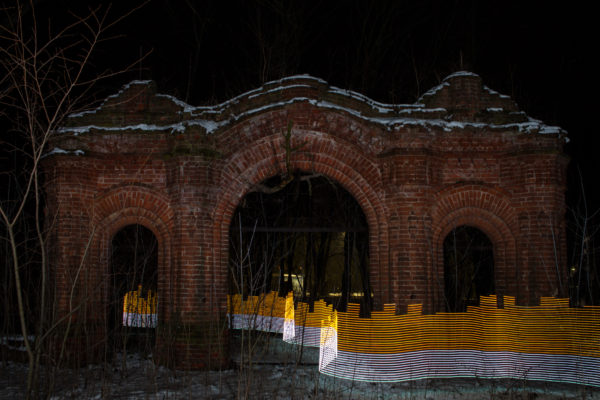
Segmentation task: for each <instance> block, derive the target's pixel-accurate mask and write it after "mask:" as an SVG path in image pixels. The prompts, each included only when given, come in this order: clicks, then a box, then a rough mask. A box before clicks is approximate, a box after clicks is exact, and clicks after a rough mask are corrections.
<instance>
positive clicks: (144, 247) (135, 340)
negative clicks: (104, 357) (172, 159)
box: [108, 224, 158, 352]
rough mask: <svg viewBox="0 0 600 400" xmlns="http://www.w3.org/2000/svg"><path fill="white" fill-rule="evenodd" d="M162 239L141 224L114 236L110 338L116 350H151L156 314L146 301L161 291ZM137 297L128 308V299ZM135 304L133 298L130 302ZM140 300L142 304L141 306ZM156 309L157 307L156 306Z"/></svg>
mask: <svg viewBox="0 0 600 400" xmlns="http://www.w3.org/2000/svg"><path fill="white" fill-rule="evenodd" d="M157 281H158V241H157V239H156V236H155V235H154V233H153V232H152V231H151V230H150V229H148V228H146V227H144V226H142V225H139V224H133V225H127V226H125V227H124V228H122V229H121V230H119V231H118V232H117V233H116V234H115V235H114V236H113V238H112V240H111V274H110V287H111V290H110V299H109V300H110V301H109V321H108V326H109V335H108V336H109V340H110V342H111V343H110V344H111V347H112V350H113V351H115V352H119V351H122V352H127V351H138V352H151V351H152V348H153V347H154V341H155V329H153V328H154V327H155V326H156V318H153V315H155V314H151V313H149V312H148V310H149V308H150V307H146V306H145V304H146V303H144V306H142V302H146V300H148V303H151V302H152V300H151V299H152V298H155V296H156V293H157V283H158V282H157ZM126 295H128V296H129V297H128V298H129V299H131V298H132V297H134V298H135V300H134V301H135V304H136V307H135V309H131V311H132V312H131V313H125V312H124V300H125V296H126ZM129 304H131V300H130V302H129ZM138 304H139V307H138V306H137V305H138ZM154 313H156V311H155V307H154Z"/></svg>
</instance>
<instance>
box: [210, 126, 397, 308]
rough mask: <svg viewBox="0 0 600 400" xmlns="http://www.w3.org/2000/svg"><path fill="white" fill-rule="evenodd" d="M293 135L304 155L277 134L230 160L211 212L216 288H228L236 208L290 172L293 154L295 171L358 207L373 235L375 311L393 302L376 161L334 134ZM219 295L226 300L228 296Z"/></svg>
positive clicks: (372, 269) (213, 272)
mask: <svg viewBox="0 0 600 400" xmlns="http://www.w3.org/2000/svg"><path fill="white" fill-rule="evenodd" d="M295 134H296V135H298V136H300V135H301V137H302V144H303V146H302V151H298V152H293V153H291V154H289V153H288V154H286V150H285V148H286V147H285V143H284V139H283V138H282V135H281V134H279V133H278V134H274V135H271V136H267V137H263V138H262V139H260V140H257V141H255V142H253V143H252V144H250V145H249V146H247V147H246V148H245V149H244V150H242V151H239V152H236V153H234V154H232V155H230V156H229V157H228V158H227V160H226V165H227V167H226V168H225V169H224V170H223V172H222V174H221V178H220V182H221V185H222V187H223V188H224V190H223V192H222V193H221V196H220V197H219V201H218V202H217V204H216V206H215V209H214V214H213V218H214V219H213V220H214V221H215V224H214V225H213V227H214V228H213V229H214V231H213V240H214V242H213V243H214V249H215V251H216V252H217V253H216V254H215V256H214V261H215V262H214V263H213V268H214V269H213V270H212V271H211V274H212V278H213V279H214V280H215V287H223V288H227V282H226V275H225V274H224V273H223V272H224V271H227V269H228V260H229V227H230V225H231V222H232V219H233V216H234V213H235V210H236V208H237V206H238V204H239V203H240V201H241V200H242V198H243V197H244V196H245V195H246V194H247V193H248V192H250V191H252V190H253V188H254V187H255V186H256V185H258V184H260V183H261V182H263V181H265V180H266V179H268V178H269V177H273V176H279V175H281V174H282V171H284V170H285V168H286V166H285V160H286V156H289V157H288V161H289V168H290V169H291V170H294V171H304V172H306V173H309V174H320V175H323V176H325V177H327V178H329V179H331V180H333V181H335V182H337V183H338V184H339V185H340V186H341V187H343V188H344V189H345V190H346V191H347V192H348V193H349V194H350V195H351V196H352V197H353V198H354V199H355V200H356V202H357V203H358V204H359V206H360V208H361V209H362V211H363V212H364V215H365V219H366V224H367V228H368V232H369V239H368V243H369V245H368V246H369V250H368V254H369V268H370V272H369V280H370V282H371V287H372V291H373V305H374V307H375V308H377V307H378V306H380V305H382V304H383V303H386V302H389V299H390V287H389V284H390V279H387V277H388V276H389V274H390V271H389V263H388V254H387V253H388V251H387V246H388V245H387V243H388V241H387V232H388V225H387V220H386V219H385V215H386V213H385V206H384V204H383V201H382V200H381V199H380V198H379V195H378V194H379V193H382V192H383V189H382V187H381V176H380V174H379V172H378V168H377V165H376V162H375V161H374V160H372V159H371V158H370V157H368V156H367V155H365V154H364V153H363V152H361V151H360V150H359V149H357V148H356V147H355V146H351V145H348V144H346V143H343V142H341V141H339V140H335V138H333V137H332V136H330V135H327V134H323V133H320V132H307V131H303V132H301V133H300V132H298V131H295ZM349 161H350V163H349ZM365 175H369V176H367V177H366V176H365ZM367 178H368V179H367ZM219 297H220V298H223V299H224V298H226V296H225V293H223V294H222V296H219ZM222 306H224V304H223V305H222Z"/></svg>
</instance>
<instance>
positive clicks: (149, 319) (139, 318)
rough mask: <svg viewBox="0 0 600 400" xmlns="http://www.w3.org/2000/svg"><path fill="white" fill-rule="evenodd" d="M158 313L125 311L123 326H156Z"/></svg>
mask: <svg viewBox="0 0 600 400" xmlns="http://www.w3.org/2000/svg"><path fill="white" fill-rule="evenodd" d="M156 325H158V314H138V313H128V312H124V313H123V326H131V327H134V328H156Z"/></svg>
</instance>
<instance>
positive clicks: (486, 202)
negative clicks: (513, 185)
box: [431, 185, 519, 310]
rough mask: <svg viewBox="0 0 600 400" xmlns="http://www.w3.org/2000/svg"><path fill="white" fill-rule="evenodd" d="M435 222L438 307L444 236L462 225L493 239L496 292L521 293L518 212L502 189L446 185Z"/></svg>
mask: <svg viewBox="0 0 600 400" xmlns="http://www.w3.org/2000/svg"><path fill="white" fill-rule="evenodd" d="M432 224H433V231H432V245H433V249H432V251H433V265H432V269H433V270H432V274H431V276H433V277H435V278H434V290H433V297H434V298H433V304H434V306H435V309H437V310H443V309H444V308H443V307H444V303H443V295H444V279H443V277H444V250H443V247H444V240H445V238H446V236H447V235H448V234H449V233H450V232H451V231H452V229H454V228H456V227H458V226H461V225H468V226H472V227H474V228H477V229H479V230H481V231H482V232H483V233H485V235H486V236H487V237H488V238H489V239H490V241H491V242H492V246H493V252H494V280H495V288H496V294H497V295H504V294H507V295H511V296H517V297H518V296H519V281H518V277H519V267H518V264H517V244H516V232H517V230H516V213H515V211H514V210H513V208H512V207H511V205H510V203H509V201H508V199H507V198H506V197H505V196H504V194H503V193H502V192H500V191H498V190H496V189H493V188H489V187H485V186H479V185H457V186H452V187H450V188H446V189H445V190H443V191H441V192H438V194H437V196H436V202H435V206H434V211H433V215H432Z"/></svg>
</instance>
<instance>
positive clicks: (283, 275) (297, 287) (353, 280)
mask: <svg viewBox="0 0 600 400" xmlns="http://www.w3.org/2000/svg"><path fill="white" fill-rule="evenodd" d="M229 236H230V251H229V260H230V261H229V290H230V293H232V294H236V293H237V294H242V295H244V296H245V295H257V294H260V293H267V292H269V291H277V292H278V293H279V294H280V295H281V296H285V295H287V293H289V292H290V291H293V292H294V297H295V298H296V299H297V300H299V301H304V302H309V303H310V304H312V303H313V302H314V301H315V300H321V299H324V300H326V301H328V302H331V303H332V304H333V306H334V308H336V309H338V310H343V311H345V310H346V307H347V305H348V303H349V302H355V303H360V304H361V306H362V309H363V310H364V311H365V312H366V313H368V312H369V311H370V310H371V306H372V298H371V295H372V291H371V287H370V283H369V268H368V260H369V257H368V230H367V223H366V218H365V215H364V213H363V212H362V210H361V208H360V206H359V204H358V203H357V202H356V200H355V199H354V198H353V197H352V196H351V195H350V194H349V193H348V192H347V191H346V190H345V189H344V188H342V187H341V186H340V185H339V184H337V183H336V182H334V181H333V180H331V179H328V178H326V177H323V176H322V175H319V174H306V173H302V172H300V171H295V172H294V173H293V174H292V175H291V176H290V177H286V178H282V177H281V176H275V177H273V178H270V179H268V180H266V181H264V182H263V183H261V184H260V185H258V186H256V187H255V190H254V191H252V192H250V193H248V194H247V195H246V196H245V197H244V198H243V200H242V201H241V202H240V204H239V206H238V207H237V209H236V213H235V215H234V218H233V220H232V223H231V227H230V234H229Z"/></svg>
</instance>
